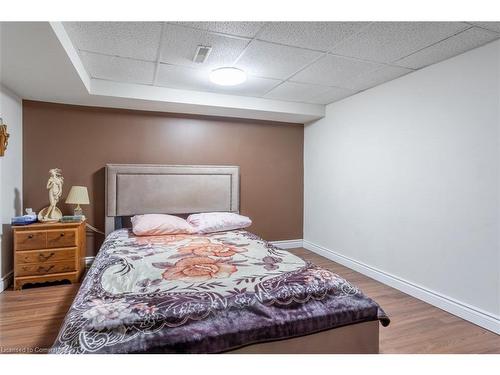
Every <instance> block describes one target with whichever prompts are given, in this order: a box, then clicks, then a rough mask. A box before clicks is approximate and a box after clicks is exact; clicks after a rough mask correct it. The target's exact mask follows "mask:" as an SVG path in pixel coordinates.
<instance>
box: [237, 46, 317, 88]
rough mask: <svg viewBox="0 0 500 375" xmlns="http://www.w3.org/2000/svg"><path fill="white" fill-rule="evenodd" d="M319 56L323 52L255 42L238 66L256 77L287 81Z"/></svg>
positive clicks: (246, 51)
mask: <svg viewBox="0 0 500 375" xmlns="http://www.w3.org/2000/svg"><path fill="white" fill-rule="evenodd" d="M319 56H321V52H314V51H309V50H304V49H300V48H296V47H288V46H282V45H278V44H271V43H266V42H261V41H258V40H255V41H253V42H252V43H251V44H250V45H249V46H248V48H247V49H246V50H245V52H244V53H243V56H242V57H241V58H240V59H239V60H238V63H237V64H236V66H237V67H239V68H241V69H243V70H245V71H246V72H247V73H248V74H251V75H254V76H259V77H268V78H276V79H285V78H287V77H288V76H290V75H291V74H293V73H295V72H296V71H297V70H299V69H301V68H302V67H304V66H305V65H306V64H309V63H310V62H312V61H314V60H315V59H317V58H318V57H319Z"/></svg>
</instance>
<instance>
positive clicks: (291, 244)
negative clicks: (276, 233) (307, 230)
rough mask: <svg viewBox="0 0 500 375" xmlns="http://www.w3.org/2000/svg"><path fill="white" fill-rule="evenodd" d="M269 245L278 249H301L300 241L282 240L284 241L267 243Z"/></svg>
mask: <svg viewBox="0 0 500 375" xmlns="http://www.w3.org/2000/svg"><path fill="white" fill-rule="evenodd" d="M269 243H271V244H273V245H274V246H276V247H280V248H282V249H294V248H296V247H302V239H298V240H284V241H269Z"/></svg>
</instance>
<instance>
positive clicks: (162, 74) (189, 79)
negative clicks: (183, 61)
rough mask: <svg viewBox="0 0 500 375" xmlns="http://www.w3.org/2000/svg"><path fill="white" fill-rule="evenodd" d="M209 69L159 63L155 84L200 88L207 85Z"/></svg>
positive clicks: (175, 87)
mask: <svg viewBox="0 0 500 375" xmlns="http://www.w3.org/2000/svg"><path fill="white" fill-rule="evenodd" d="M208 74H209V70H206V69H193V68H190V67H184V66H177V65H169V64H160V67H159V70H158V77H157V79H156V83H155V85H157V86H164V87H170V88H174V89H185V90H201V89H204V88H206V87H207V86H208V85H209V80H208Z"/></svg>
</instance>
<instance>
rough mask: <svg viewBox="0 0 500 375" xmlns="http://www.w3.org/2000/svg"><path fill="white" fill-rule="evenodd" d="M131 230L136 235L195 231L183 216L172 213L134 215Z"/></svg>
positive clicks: (159, 234)
mask: <svg viewBox="0 0 500 375" xmlns="http://www.w3.org/2000/svg"><path fill="white" fill-rule="evenodd" d="M131 221H132V231H133V232H134V234H135V235H136V236H161V235H162V234H182V233H195V232H196V231H195V230H194V228H193V227H192V226H191V224H189V223H188V222H187V221H186V220H184V219H183V218H180V217H178V216H172V215H162V214H147V215H136V216H134V217H133V218H132V219H131Z"/></svg>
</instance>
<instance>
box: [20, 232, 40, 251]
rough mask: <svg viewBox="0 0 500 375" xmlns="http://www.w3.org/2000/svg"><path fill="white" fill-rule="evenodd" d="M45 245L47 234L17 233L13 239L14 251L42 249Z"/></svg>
mask: <svg viewBox="0 0 500 375" xmlns="http://www.w3.org/2000/svg"><path fill="white" fill-rule="evenodd" d="M46 244H47V232H41V231H40V232H28V231H26V232H19V233H17V235H16V237H15V248H16V250H32V249H43V248H44V247H45V245H46Z"/></svg>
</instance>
